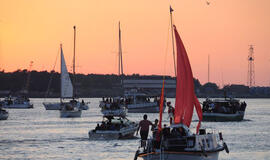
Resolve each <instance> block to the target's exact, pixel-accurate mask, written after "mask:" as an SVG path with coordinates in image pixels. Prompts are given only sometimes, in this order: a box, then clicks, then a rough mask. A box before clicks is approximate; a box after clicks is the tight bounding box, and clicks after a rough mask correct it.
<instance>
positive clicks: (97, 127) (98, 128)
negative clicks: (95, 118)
mask: <svg viewBox="0 0 270 160" xmlns="http://www.w3.org/2000/svg"><path fill="white" fill-rule="evenodd" d="M96 130H100V126H99V123H98V124H97V126H96V128H95V131H96Z"/></svg>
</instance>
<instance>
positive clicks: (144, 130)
mask: <svg viewBox="0 0 270 160" xmlns="http://www.w3.org/2000/svg"><path fill="white" fill-rule="evenodd" d="M150 125H152V126H153V123H152V122H150V121H149V120H147V115H146V114H145V115H143V120H141V121H140V123H139V127H138V129H137V133H136V135H138V131H139V130H140V136H141V140H142V141H141V146H146V140H147V137H148V132H149V126H150Z"/></svg>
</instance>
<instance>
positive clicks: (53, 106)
mask: <svg viewBox="0 0 270 160" xmlns="http://www.w3.org/2000/svg"><path fill="white" fill-rule="evenodd" d="M77 103H78V104H79V107H80V109H81V110H88V109H89V107H88V105H87V104H85V103H84V101H83V100H82V102H79V101H77ZM42 104H43V105H44V107H45V109H46V110H61V103H60V102H53V103H52V102H43V103H42Z"/></svg>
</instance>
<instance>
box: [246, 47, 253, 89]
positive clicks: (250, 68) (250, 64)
mask: <svg viewBox="0 0 270 160" xmlns="http://www.w3.org/2000/svg"><path fill="white" fill-rule="evenodd" d="M253 50H254V48H253V45H249V53H248V77H247V85H248V86H249V87H253V86H255V70H254V52H253Z"/></svg>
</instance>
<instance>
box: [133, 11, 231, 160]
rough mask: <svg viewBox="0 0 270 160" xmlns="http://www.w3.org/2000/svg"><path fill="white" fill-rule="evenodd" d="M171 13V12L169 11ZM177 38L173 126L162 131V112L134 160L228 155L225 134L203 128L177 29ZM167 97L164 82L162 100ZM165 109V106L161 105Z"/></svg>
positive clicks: (210, 159) (207, 159) (205, 158)
mask: <svg viewBox="0 0 270 160" xmlns="http://www.w3.org/2000/svg"><path fill="white" fill-rule="evenodd" d="M170 12H172V9H171V8H170ZM174 36H175V40H176V47H177V61H176V62H177V63H176V64H177V67H176V74H177V75H176V81H177V83H176V97H175V112H174V123H172V124H171V125H170V126H169V127H165V126H164V127H163V128H162V112H160V121H159V125H158V131H157V133H156V136H155V137H153V138H152V139H150V140H148V141H147V143H142V144H146V145H144V146H141V147H139V149H138V150H137V152H136V154H135V158H134V159H137V157H141V158H143V159H145V160H146V159H147V160H162V159H166V160H176V159H179V160H180V159H181V160H191V159H192V160H218V155H219V152H220V151H223V150H224V149H225V150H226V151H227V153H228V152H229V150H228V147H227V145H226V143H225V142H224V141H223V137H222V133H221V132H220V133H219V139H218V138H217V137H218V135H217V134H216V133H214V132H212V131H208V132H207V130H206V129H200V124H201V121H202V110H201V106H200V103H199V101H198V99H197V97H196V95H195V92H194V82H193V74H192V69H191V66H190V62H189V59H188V55H187V53H186V50H185V47H184V45H183V42H182V40H181V38H180V36H179V34H178V31H177V29H176V27H175V26H174ZM163 95H164V82H163V88H162V94H161V101H163ZM194 106H195V108H196V111H197V115H198V117H199V123H198V125H197V131H196V134H194V133H192V132H191V130H190V129H189V127H190V124H191V121H192V115H193V110H194ZM160 107H163V105H160Z"/></svg>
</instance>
